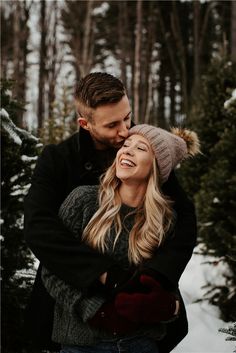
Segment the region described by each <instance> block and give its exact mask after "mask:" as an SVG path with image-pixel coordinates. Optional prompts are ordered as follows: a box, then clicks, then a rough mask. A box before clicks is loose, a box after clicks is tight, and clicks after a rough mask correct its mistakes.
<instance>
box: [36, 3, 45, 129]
mask: <svg viewBox="0 0 236 353" xmlns="http://www.w3.org/2000/svg"><path fill="white" fill-rule="evenodd" d="M40 31H41V42H40V52H39V82H38V131H39V130H40V129H41V128H42V127H43V121H44V114H45V77H46V56H47V46H46V35H47V28H46V1H45V0H41V8H40Z"/></svg>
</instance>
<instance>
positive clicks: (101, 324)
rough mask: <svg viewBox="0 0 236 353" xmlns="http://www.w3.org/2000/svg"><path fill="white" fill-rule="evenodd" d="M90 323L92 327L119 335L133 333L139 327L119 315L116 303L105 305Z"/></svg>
mask: <svg viewBox="0 0 236 353" xmlns="http://www.w3.org/2000/svg"><path fill="white" fill-rule="evenodd" d="M88 323H89V325H90V326H91V327H94V328H99V329H103V330H104V331H106V332H110V333H112V334H117V335H124V334H128V333H131V332H133V331H134V330H135V329H136V328H137V326H138V325H137V324H136V323H134V322H131V321H129V320H128V319H126V318H125V317H124V316H121V315H119V314H118V313H117V310H116V308H115V304H114V301H109V302H106V303H104V304H103V305H102V306H101V308H100V309H99V310H98V311H97V313H96V314H95V315H94V317H92V318H91V319H89V320H88Z"/></svg>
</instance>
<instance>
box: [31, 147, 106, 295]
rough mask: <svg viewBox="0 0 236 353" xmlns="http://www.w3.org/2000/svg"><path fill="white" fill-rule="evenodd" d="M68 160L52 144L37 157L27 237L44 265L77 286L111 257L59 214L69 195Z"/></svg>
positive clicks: (97, 273) (91, 278) (88, 280)
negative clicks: (81, 237) (77, 234)
mask: <svg viewBox="0 0 236 353" xmlns="http://www.w3.org/2000/svg"><path fill="white" fill-rule="evenodd" d="M68 168H69V166H67V160H66V158H65V157H64V156H62V154H61V153H60V152H59V151H58V148H57V146H54V145H49V146H46V147H45V149H44V150H43V152H42V154H41V156H40V157H39V159H38V162H37V165H36V168H35V171H34V175H33V178H32V184H31V188H30V190H29V193H28V195H27V197H26V199H25V217H24V222H25V224H24V232H25V239H26V242H27V244H28V245H29V247H30V249H31V250H32V252H33V253H34V255H35V256H36V257H37V258H38V259H39V261H40V262H41V263H42V265H43V266H45V267H46V268H47V269H49V270H50V271H51V272H52V273H54V274H55V275H57V276H58V277H59V278H61V279H63V280H64V281H66V282H67V283H69V284H71V285H72V286H73V287H75V288H87V287H89V286H90V285H91V284H93V282H94V281H95V280H96V279H97V278H98V277H99V276H100V275H101V274H102V273H104V272H106V271H107V270H108V269H109V268H110V266H111V265H112V263H111V259H110V258H109V257H106V256H105V255H104V254H103V255H101V254H100V253H99V252H98V251H96V250H94V249H92V248H91V247H89V246H88V245H87V244H85V243H81V242H79V241H78V240H77V239H76V238H75V237H74V236H73V234H72V232H71V231H69V230H68V229H67V228H66V226H65V225H64V224H63V223H62V221H61V220H60V219H59V217H58V210H59V207H60V205H61V203H62V202H63V199H64V198H65V196H66V195H67V191H66V190H65V185H66V183H67V170H68Z"/></svg>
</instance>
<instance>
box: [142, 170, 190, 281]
mask: <svg viewBox="0 0 236 353" xmlns="http://www.w3.org/2000/svg"><path fill="white" fill-rule="evenodd" d="M163 189H164V192H165V194H167V195H168V196H169V197H170V198H171V199H172V200H173V201H174V209H175V211H176V213H177V221H176V226H175V230H174V232H173V234H172V235H171V236H170V237H168V238H167V239H166V241H165V242H164V243H163V245H162V246H160V248H159V249H158V250H157V251H156V252H155V254H154V256H153V257H152V259H150V260H147V261H145V262H144V264H143V266H142V269H141V270H143V271H147V272H148V271H149V270H151V271H154V272H155V273H156V274H157V275H160V279H162V280H163V281H164V282H165V281H167V284H169V285H171V286H173V287H177V286H178V282H179V279H180V277H181V275H182V273H183V271H184V269H185V267H186V265H187V263H188V262H189V260H190V258H191V256H192V253H193V249H194V247H195V245H196V237H197V225H196V215H195V208H194V205H193V203H192V202H191V201H190V200H189V199H188V198H187V195H186V193H185V192H184V190H183V189H182V188H181V186H180V185H179V183H178V180H177V178H176V176H175V174H174V172H172V173H171V175H170V177H169V179H168V181H167V183H166V184H165V185H164V186H163Z"/></svg>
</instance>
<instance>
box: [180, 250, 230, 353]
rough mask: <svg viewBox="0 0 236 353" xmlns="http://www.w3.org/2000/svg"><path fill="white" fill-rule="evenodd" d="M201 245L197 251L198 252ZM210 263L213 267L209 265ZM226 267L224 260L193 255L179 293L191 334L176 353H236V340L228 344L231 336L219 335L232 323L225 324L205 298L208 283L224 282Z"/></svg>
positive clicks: (214, 307) (217, 310)
mask: <svg viewBox="0 0 236 353" xmlns="http://www.w3.org/2000/svg"><path fill="white" fill-rule="evenodd" d="M199 250H200V246H198V247H197V248H196V249H195V252H197V253H198V252H199ZM209 261H210V262H211V264H209V263H206V262H209ZM227 271H228V270H227V268H226V266H225V264H224V263H223V262H222V261H220V262H219V261H217V259H215V258H213V257H210V256H207V257H206V256H203V255H198V254H194V255H193V256H192V258H191V260H190V262H189V263H188V265H187V267H186V269H185V272H184V273H183V275H182V277H181V280H180V290H181V293H182V295H183V299H184V302H185V305H186V309H187V315H188V321H189V333H188V335H187V336H186V337H185V338H184V339H183V341H182V342H181V343H180V344H179V345H178V346H177V347H176V348H175V349H174V350H173V352H174V353H191V352H195V353H216V352H217V353H233V352H234V351H235V352H236V342H235V341H225V338H226V337H228V336H229V335H227V334H225V333H221V332H219V331H218V330H219V328H228V327H229V325H231V324H232V323H229V322H227V323H226V322H224V321H222V320H221V319H220V318H219V317H220V312H219V309H218V308H217V307H216V306H213V305H210V304H209V303H208V302H207V301H203V302H198V303H196V300H198V299H202V297H203V295H204V294H205V293H206V291H207V289H206V288H202V287H203V286H204V285H207V284H209V283H214V284H222V283H224V274H225V273H226V272H227Z"/></svg>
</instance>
